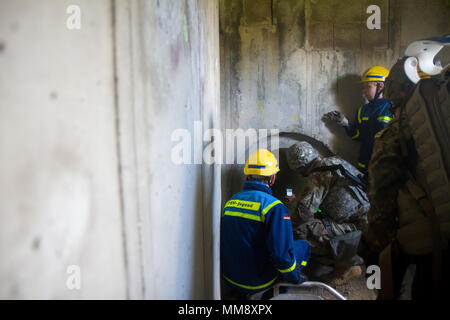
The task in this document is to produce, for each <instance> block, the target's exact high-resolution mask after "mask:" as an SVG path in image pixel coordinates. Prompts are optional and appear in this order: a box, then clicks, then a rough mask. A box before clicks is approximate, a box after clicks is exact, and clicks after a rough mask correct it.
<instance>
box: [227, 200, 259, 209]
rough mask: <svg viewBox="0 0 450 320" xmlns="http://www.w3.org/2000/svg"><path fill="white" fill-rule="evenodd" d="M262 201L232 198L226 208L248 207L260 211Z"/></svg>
mask: <svg viewBox="0 0 450 320" xmlns="http://www.w3.org/2000/svg"><path fill="white" fill-rule="evenodd" d="M260 206H261V203H259V202H253V201H243V200H230V201H228V202H227V204H226V205H225V208H239V209H247V210H251V211H258V210H259V207H260Z"/></svg>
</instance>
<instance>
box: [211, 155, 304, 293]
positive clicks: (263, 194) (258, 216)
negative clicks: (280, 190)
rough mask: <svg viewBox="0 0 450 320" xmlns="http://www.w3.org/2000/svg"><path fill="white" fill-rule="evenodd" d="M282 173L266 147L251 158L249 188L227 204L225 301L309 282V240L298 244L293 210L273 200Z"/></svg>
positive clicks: (223, 250) (223, 257) (224, 222)
mask: <svg viewBox="0 0 450 320" xmlns="http://www.w3.org/2000/svg"><path fill="white" fill-rule="evenodd" d="M279 171H280V169H279V167H278V161H277V159H276V158H275V156H274V155H273V154H272V153H271V152H269V151H268V150H265V149H260V150H257V151H256V152H254V153H253V154H251V155H250V157H249V158H248V160H247V162H246V164H245V169H244V174H245V175H246V176H247V181H246V182H245V184H244V190H243V191H241V192H239V193H237V194H235V195H234V196H233V197H231V199H230V200H229V201H228V202H227V203H226V204H225V208H224V211H223V214H222V223H221V239H220V240H221V241H220V251H221V268H222V270H221V271H222V275H223V279H224V281H223V283H224V287H225V288H224V291H225V290H227V291H229V293H228V296H226V294H225V297H224V298H240V299H245V298H246V297H247V296H248V295H251V294H255V293H257V292H260V291H264V290H266V289H268V288H270V286H271V285H273V284H275V283H276V282H278V281H283V282H289V283H294V284H298V283H301V282H303V281H305V278H303V276H302V275H301V274H300V270H301V269H302V268H303V267H305V266H306V263H307V261H308V259H309V257H310V246H309V244H308V243H307V242H306V241H303V240H297V241H294V239H293V233H292V225H291V217H290V215H289V210H288V209H287V208H286V207H285V206H284V204H283V203H282V202H281V201H280V200H278V199H277V198H275V197H274V196H272V190H271V186H272V185H273V184H274V182H275V179H276V174H277V173H278V172H279Z"/></svg>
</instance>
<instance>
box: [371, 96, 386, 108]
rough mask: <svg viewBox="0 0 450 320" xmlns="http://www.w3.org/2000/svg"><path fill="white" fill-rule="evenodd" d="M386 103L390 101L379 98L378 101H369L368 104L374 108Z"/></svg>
mask: <svg viewBox="0 0 450 320" xmlns="http://www.w3.org/2000/svg"><path fill="white" fill-rule="evenodd" d="M386 103H390V101H389V100H388V99H385V98H379V99H375V100H370V101H369V104H370V105H374V106H377V107H378V106H380V105H383V104H386Z"/></svg>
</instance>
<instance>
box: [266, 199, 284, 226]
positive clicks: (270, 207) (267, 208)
mask: <svg viewBox="0 0 450 320" xmlns="http://www.w3.org/2000/svg"><path fill="white" fill-rule="evenodd" d="M279 203H282V202H281V201H280V200H277V201H275V202H272V203H271V204H269V205H268V206H267V207H265V208H264V210H263V211H262V212H261V215H262V217H263V221H264V217H265V215H266V213H267V212H269V210H270V209H272V208H273V207H275V206H276V205H277V204H279Z"/></svg>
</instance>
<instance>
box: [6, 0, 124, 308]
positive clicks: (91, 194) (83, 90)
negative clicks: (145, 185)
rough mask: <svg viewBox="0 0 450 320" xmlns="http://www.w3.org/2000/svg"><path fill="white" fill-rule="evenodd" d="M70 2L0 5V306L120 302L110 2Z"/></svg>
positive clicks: (121, 269) (121, 266)
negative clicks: (0, 302)
mask: <svg viewBox="0 0 450 320" xmlns="http://www.w3.org/2000/svg"><path fill="white" fill-rule="evenodd" d="M78 3H79V5H80V6H81V7H82V8H85V9H86V10H84V11H83V21H82V22H83V24H82V28H81V30H79V31H69V30H68V29H67V28H66V19H67V17H68V15H67V14H66V8H67V6H68V5H69V4H71V2H70V1H58V2H55V1H1V2H0V12H1V14H0V15H1V19H0V41H1V42H2V43H3V44H4V49H3V50H2V52H1V53H0V68H1V70H3V71H2V75H1V76H0V97H1V98H0V101H1V105H0V114H1V116H0V154H1V159H2V166H1V168H0V177H1V179H0V203H1V204H0V207H1V209H0V221H1V222H0V230H1V231H0V297H1V298H11V299H17V298H20V299H22V298H25V299H28V298H32V299H55V298H56V299H59V298H68V299H72V298H112V299H116V298H118V299H121V298H125V297H126V282H125V264H124V251H123V244H122V243H123V238H122V232H121V229H122V228H121V211H120V193H119V183H118V182H119V176H118V171H117V167H118V158H117V151H116V130H115V113H114V81H113V72H114V68H113V66H114V61H113V42H112V40H113V39H112V38H111V34H112V25H111V17H112V16H111V15H112V9H111V2H110V1H95V2H92V1H88V0H86V1H79V2H78ZM88 8H89V10H88ZM70 265H78V266H79V267H80V268H81V288H82V289H81V290H69V289H68V288H67V286H66V282H67V280H68V277H69V276H70V275H69V274H67V273H66V271H67V268H68V267H69V266H70Z"/></svg>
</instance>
